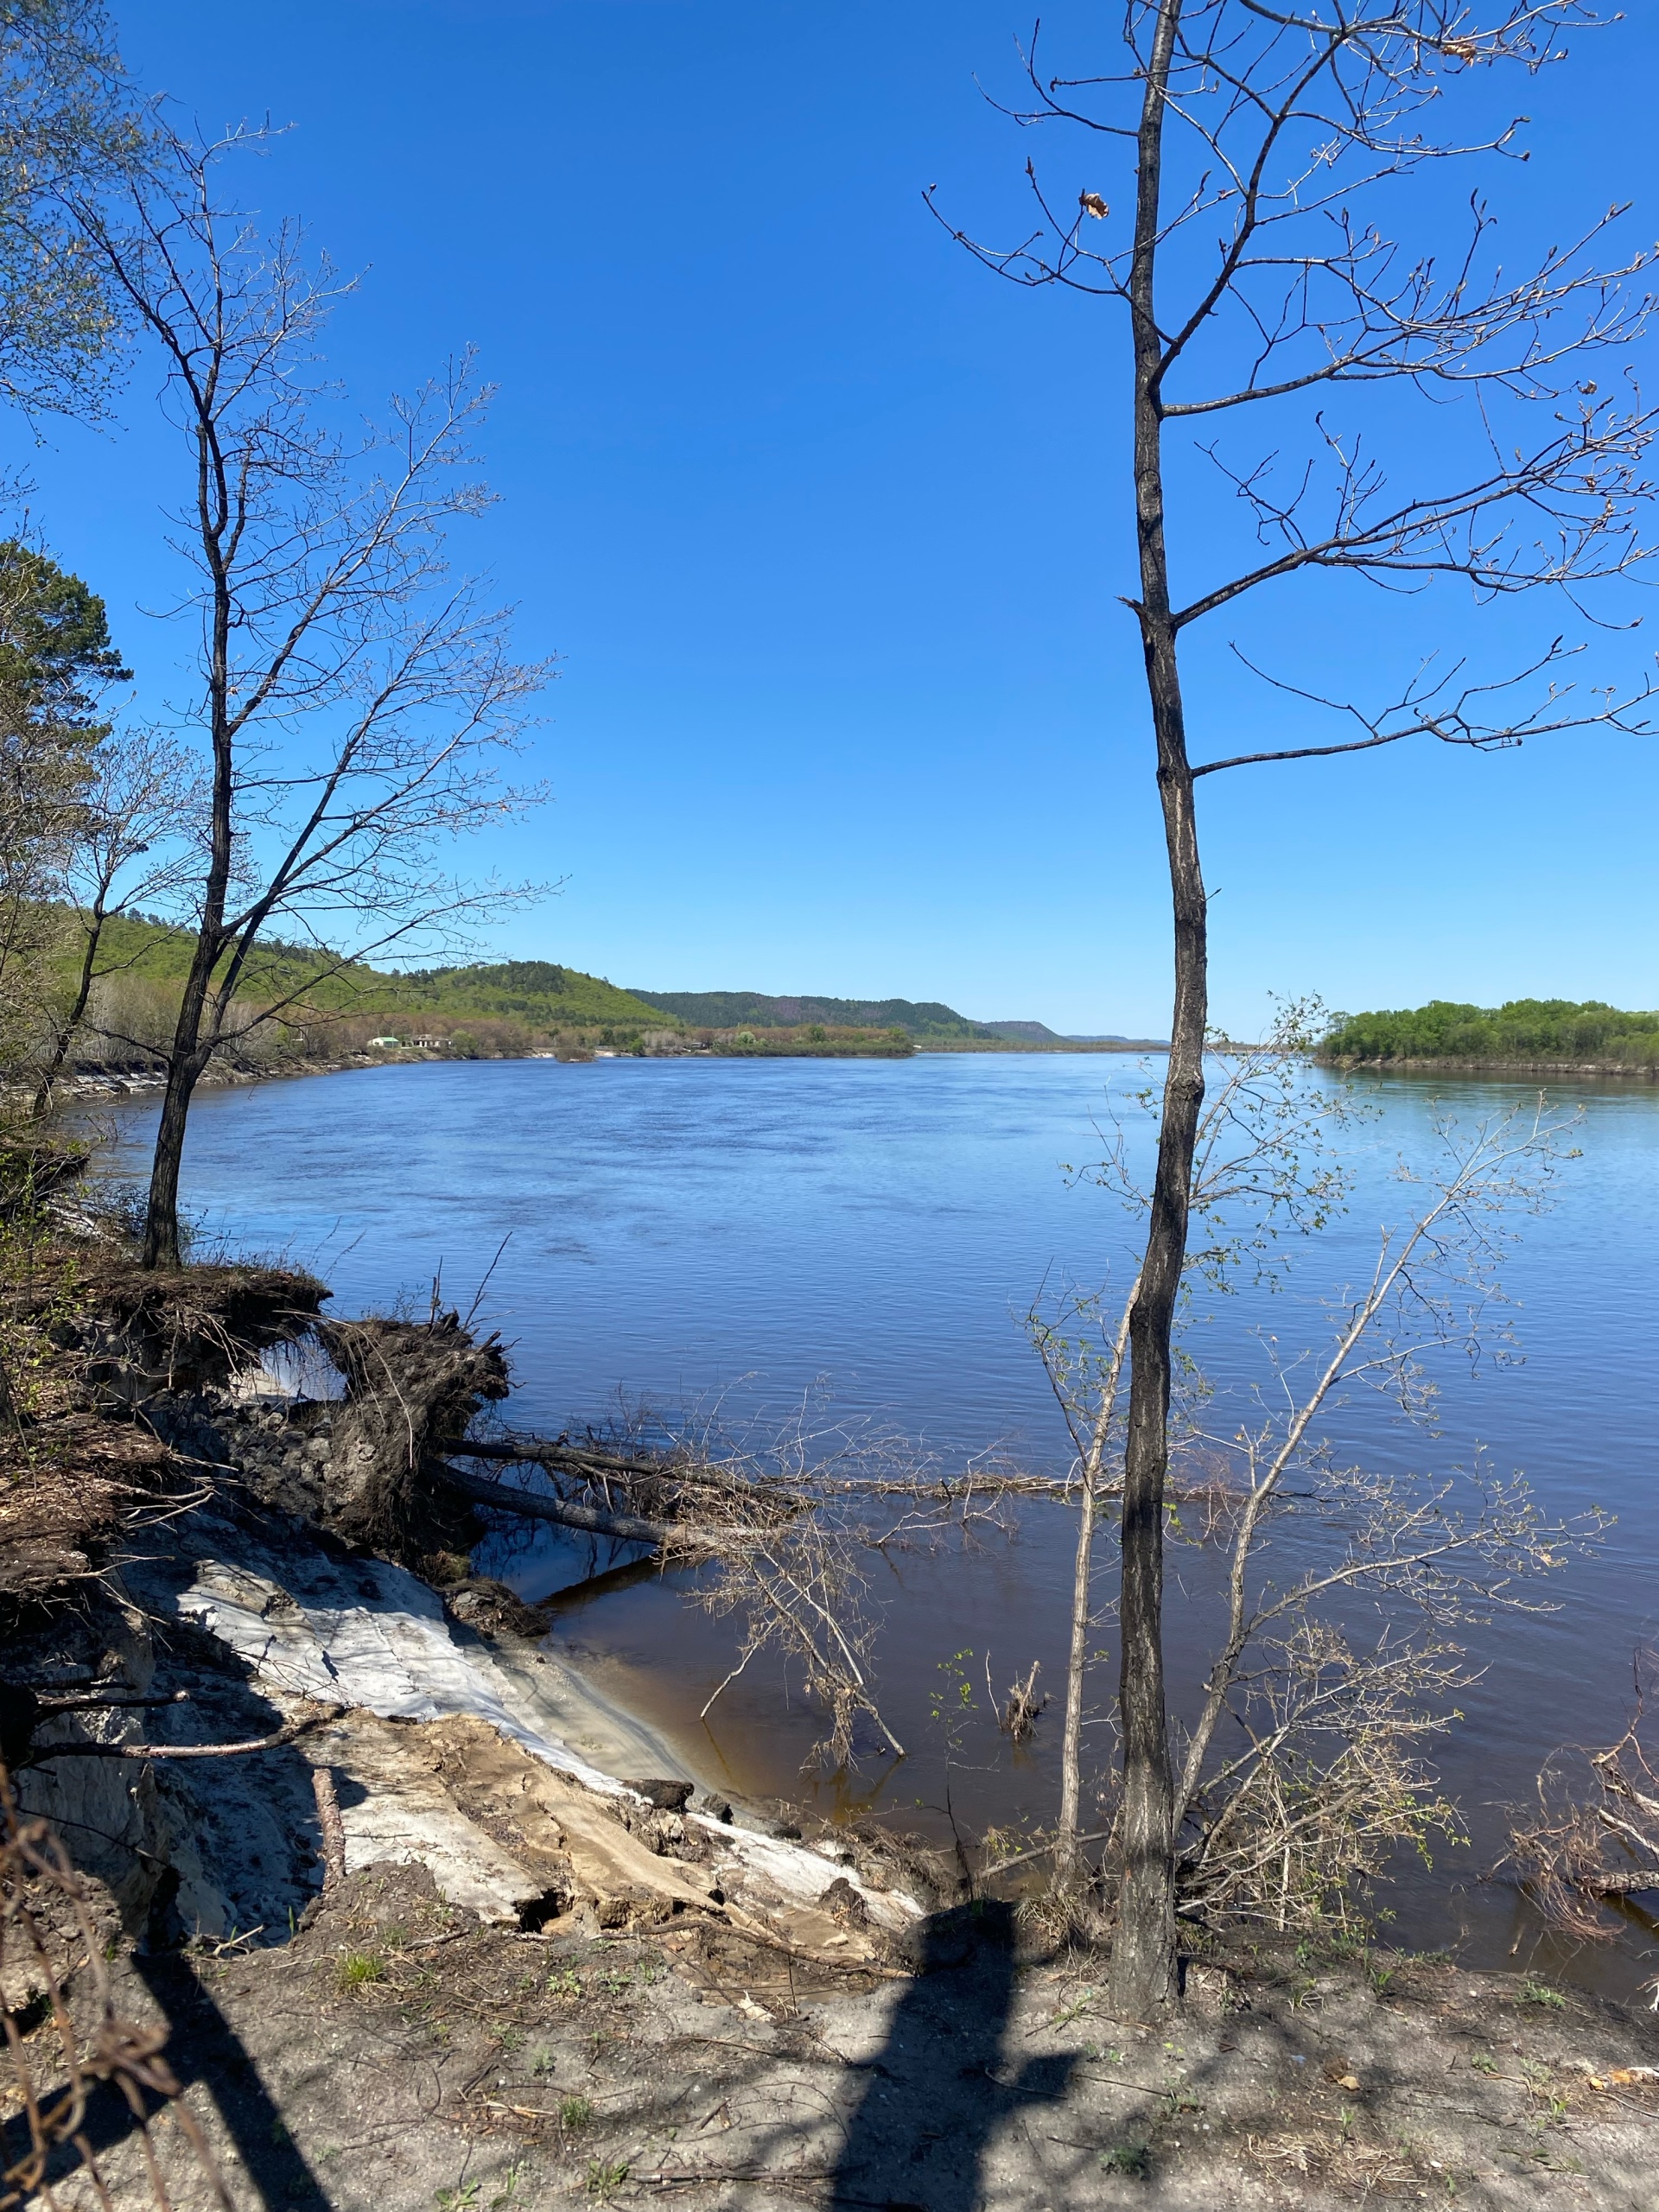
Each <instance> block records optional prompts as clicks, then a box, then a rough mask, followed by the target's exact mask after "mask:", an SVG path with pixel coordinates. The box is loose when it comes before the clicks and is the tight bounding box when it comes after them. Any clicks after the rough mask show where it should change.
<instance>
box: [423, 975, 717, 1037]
mask: <svg viewBox="0 0 1659 2212" xmlns="http://www.w3.org/2000/svg"><path fill="white" fill-rule="evenodd" d="M387 986H389V987H390V993H391V995H389V996H388V997H387V999H386V1004H387V1005H388V1006H389V1007H391V1006H393V1005H395V1004H397V1003H398V1001H402V1002H403V1003H404V1004H405V1005H410V1006H418V1007H421V1008H422V1009H423V1011H424V1012H429V1013H432V1014H506V1015H511V1016H515V1017H516V1018H517V1019H518V1020H521V1021H528V1022H530V1023H531V1024H533V1025H535V1026H536V1027H540V1028H546V1029H585V1028H592V1027H594V1025H595V1024H599V1025H601V1026H603V1027H608V1028H635V1029H637V1028H639V1027H640V1026H641V1025H642V1024H643V1025H644V1027H646V1028H648V1029H660V1028H662V1027H663V1026H664V1024H663V1021H662V1018H661V1016H660V1014H658V1011H657V1009H656V1008H655V1007H652V1006H648V1005H647V1004H646V1003H645V1001H644V1000H643V999H641V998H640V997H639V996H638V995H637V994H635V993H633V992H631V991H621V990H619V989H618V988H617V987H616V985H615V984H614V983H607V982H606V980H605V978H604V977H603V976H585V975H583V973H582V970H581V969H580V968H560V967H557V966H556V965H555V964H554V963H553V962H552V961H550V960H501V961H496V962H493V963H492V962H480V963H476V964H474V965H473V966H471V967H467V968H425V969H422V970H421V971H420V972H419V974H417V975H409V976H387V977H385V978H383V979H382V983H381V986H380V988H386V987H387ZM677 1026H678V1025H677V1024H676V1023H671V1024H669V1027H677Z"/></svg>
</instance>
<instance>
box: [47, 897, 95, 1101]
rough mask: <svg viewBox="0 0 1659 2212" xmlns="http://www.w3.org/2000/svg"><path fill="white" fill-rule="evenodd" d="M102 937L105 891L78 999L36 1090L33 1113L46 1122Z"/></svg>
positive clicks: (88, 939)
mask: <svg viewBox="0 0 1659 2212" xmlns="http://www.w3.org/2000/svg"><path fill="white" fill-rule="evenodd" d="M103 936H104V893H102V892H101V891H100V892H99V895H98V897H97V899H94V901H93V902H92V918H91V921H90V922H89V923H88V925H87V926H86V935H85V938H84V940H83V942H82V944H81V952H80V976H79V982H78V983H77V985H76V989H75V1002H74V1005H73V1007H71V1008H70V1011H69V1014H68V1016H67V1019H66V1020H64V1021H63V1023H62V1024H61V1025H60V1027H59V1030H58V1033H57V1036H56V1038H55V1039H54V1040H53V1046H52V1057H51V1058H50V1059H49V1060H48V1062H47V1064H46V1067H45V1070H44V1071H43V1073H42V1074H41V1080H40V1084H39V1087H38V1088H37V1089H36V1090H35V1104H34V1108H33V1112H34V1116H35V1120H36V1121H37V1122H39V1121H43V1120H44V1119H45V1117H46V1116H47V1115H48V1113H49V1112H50V1110H51V1106H52V1093H53V1091H54V1090H55V1089H56V1087H57V1081H58V1077H60V1075H61V1074H62V1072H63V1064H64V1061H65V1060H66V1059H67V1058H68V1055H69V1047H70V1046H71V1044H72V1043H73V1041H74V1035H75V1032H76V1030H78V1029H79V1027H80V1023H81V1017H82V1015H83V1014H85V1013H86V1001H87V1000H88V999H89V998H91V996H92V970H93V969H94V968H95V967H96V965H97V963H98V948H99V944H100V943H101V942H102V939H103Z"/></svg>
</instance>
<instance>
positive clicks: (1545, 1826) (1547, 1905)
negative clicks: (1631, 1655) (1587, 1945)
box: [1509, 1650, 1659, 1942]
mask: <svg viewBox="0 0 1659 2212" xmlns="http://www.w3.org/2000/svg"><path fill="white" fill-rule="evenodd" d="M1656 1671H1659V1653H1656V1652H1654V1651H1652V1650H1647V1651H1639V1652H1637V1655H1636V1657H1635V1660H1634V1661H1633V1662H1632V1673H1633V1675H1634V1677H1635V1708H1634V1711H1633V1712H1632V1713H1631V1716H1630V1725H1629V1726H1628V1727H1627V1728H1626V1729H1625V1731H1624V1734H1623V1735H1622V1736H1621V1737H1620V1738H1619V1739H1618V1742H1617V1743H1616V1744H1613V1745H1609V1746H1608V1747H1607V1748H1606V1749H1605V1751H1586V1750H1585V1749H1584V1748H1583V1747H1582V1746H1581V1745H1570V1746H1567V1747H1565V1748H1563V1749H1562V1750H1560V1751H1555V1752H1554V1753H1552V1755H1551V1756H1550V1758H1548V1759H1547V1760H1546V1761H1545V1763H1544V1764H1543V1766H1542V1767H1541V1769H1540V1770H1539V1774H1538V1782H1537V1793H1538V1810H1537V1813H1536V1815H1535V1816H1534V1817H1532V1818H1530V1819H1528V1820H1520V1819H1517V1820H1516V1821H1514V1822H1512V1823H1511V1826H1510V1852H1509V1862H1510V1864H1511V1865H1513V1866H1515V1867H1516V1870H1517V1872H1519V1873H1520V1875H1521V1878H1522V1881H1523V1882H1524V1883H1525V1884H1526V1885H1527V1887H1528V1889H1529V1891H1531V1893H1532V1896H1533V1898H1534V1900H1535V1903H1536V1904H1537V1905H1538V1906H1539V1908H1540V1910H1541V1911H1542V1912H1543V1914H1544V1916H1545V1917H1546V1918H1547V1919H1548V1920H1550V1921H1552V1922H1553V1923H1554V1924H1555V1926H1556V1927H1558V1928H1560V1929H1565V1930H1566V1931H1567V1933H1568V1934H1570V1935H1573V1936H1578V1937H1580V1939H1581V1940H1582V1941H1585V1942H1609V1941H1611V1938H1612V1937H1613V1936H1616V1935H1617V1934H1618V1931H1619V1929H1620V1928H1621V1926H1623V1925H1624V1923H1623V1922H1622V1921H1621V1920H1620V1919H1618V1917H1617V1916H1615V1915H1613V1914H1612V1913H1611V1912H1610V1911H1608V1910H1605V1909H1604V1900H1605V1899H1607V1898H1611V1897H1640V1896H1642V1895H1643V1894H1644V1893H1646V1892H1649V1891H1654V1892H1659V1773H1656V1771H1655V1768H1654V1759H1655V1758H1656V1756H1659V1753H1656V1752H1655V1751H1654V1749H1653V1747H1652V1745H1651V1744H1650V1742H1644V1740H1643V1738H1644V1737H1647V1736H1649V1734H1650V1729H1651V1724H1650V1723H1649V1720H1648V1718H1647V1707H1648V1695H1649V1685H1650V1683H1651V1681H1652V1680H1653V1678H1654V1676H1655V1675H1656ZM1621 1858H1622V1859H1623V1861H1624V1863H1623V1864H1620V1863H1618V1861H1619V1859H1621Z"/></svg>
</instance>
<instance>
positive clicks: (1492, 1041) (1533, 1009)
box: [1320, 999, 1659, 1068]
mask: <svg viewBox="0 0 1659 2212" xmlns="http://www.w3.org/2000/svg"><path fill="white" fill-rule="evenodd" d="M1320 1057H1321V1058H1325V1059H1332V1060H1348V1061H1362V1062H1363V1061H1375V1060H1486V1061H1492V1062H1502V1063H1505V1064H1507V1065H1510V1066H1516V1067H1548V1066H1568V1067H1573V1066H1578V1067H1582V1066H1586V1065H1597V1064H1600V1065H1609V1066H1616V1067H1640V1068H1656V1067H1659V1014H1624V1013H1621V1012H1620V1011H1619V1009H1618V1007H1611V1006H1604V1005H1603V1004H1602V1003H1601V1001H1599V1000H1598V999H1588V1000H1586V1001H1584V1002H1583V1003H1582V1004H1579V1003H1576V1002H1575V1001H1573V1000H1571V999H1511V1000H1510V1001H1508V1003H1507V1004H1506V1005H1503V1006H1499V1007H1480V1006H1461V1005H1458V1004H1456V1003H1454V1002H1453V1001H1451V1000H1448V999H1434V1000H1432V1001H1430V1002H1429V1004H1428V1005H1427V1006H1420V1007H1411V1008H1402V1009H1397V1010H1395V1011H1393V1012H1389V1013H1378V1014H1344V1015H1343V1016H1342V1017H1341V1019H1340V1020H1338V1023H1337V1024H1336V1026H1335V1027H1333V1028H1332V1031H1331V1033H1330V1034H1329V1035H1328V1036H1327V1037H1326V1039H1325V1042H1324V1045H1323V1046H1321V1048H1320Z"/></svg>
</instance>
